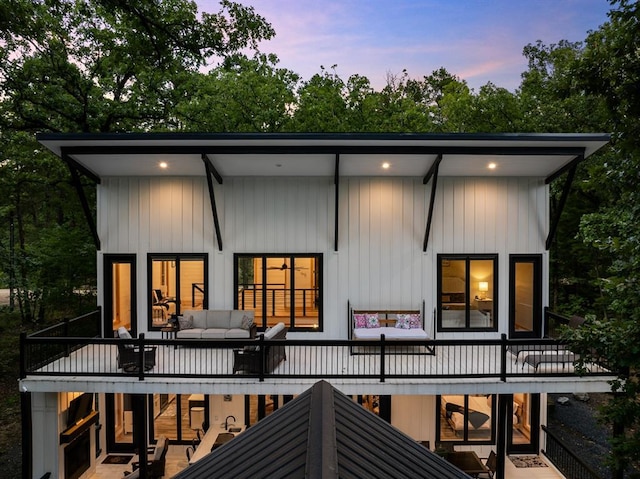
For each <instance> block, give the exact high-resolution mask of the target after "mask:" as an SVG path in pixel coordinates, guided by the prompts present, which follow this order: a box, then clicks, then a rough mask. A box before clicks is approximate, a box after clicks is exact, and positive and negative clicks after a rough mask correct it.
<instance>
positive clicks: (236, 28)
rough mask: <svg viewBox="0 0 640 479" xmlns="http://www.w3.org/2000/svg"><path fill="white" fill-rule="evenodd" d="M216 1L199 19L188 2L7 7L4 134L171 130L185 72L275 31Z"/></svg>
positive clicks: (92, 1)
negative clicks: (15, 131) (213, 11)
mask: <svg viewBox="0 0 640 479" xmlns="http://www.w3.org/2000/svg"><path fill="white" fill-rule="evenodd" d="M220 3H221V10H220V12H218V13H217V14H207V13H203V14H202V18H201V19H198V16H197V7H196V5H195V3H193V2H189V1H187V0H167V1H162V2H160V1H155V0H145V1H140V2H134V3H131V2H128V1H126V0H45V1H42V2H41V1H37V0H9V2H8V4H5V5H7V6H5V8H6V9H7V15H5V16H3V17H2V18H3V21H2V23H0V40H1V41H2V44H3V47H2V48H1V49H0V88H1V89H2V91H3V93H4V96H5V98H6V102H7V108H6V109H7V110H8V111H10V112H11V115H9V117H8V118H6V122H5V127H9V128H13V129H18V130H23V131H35V130H39V131H43V130H46V131H74V132H107V131H132V130H149V129H168V128H172V127H173V126H174V125H173V123H174V118H173V107H174V106H175V101H176V99H175V98H174V91H175V90H176V87H177V86H179V85H180V84H181V83H182V82H184V81H185V80H186V79H187V78H188V76H189V75H188V74H189V73H193V72H196V71H197V70H198V69H199V68H200V67H203V66H205V65H206V63H207V61H209V60H211V59H212V58H215V57H225V56H228V55H230V54H233V53H235V52H237V51H239V50H240V49H242V48H245V47H256V44H257V42H258V41H260V40H262V39H268V38H271V37H272V36H273V34H274V32H273V30H272V28H271V26H270V25H269V24H268V23H267V22H266V21H265V20H264V19H263V18H262V17H260V16H259V15H256V14H255V13H254V11H253V9H252V8H247V7H243V6H241V5H239V4H236V3H232V2H230V1H228V0H222V1H221V2H220ZM9 12H10V13H11V14H9Z"/></svg>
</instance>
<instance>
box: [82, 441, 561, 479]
mask: <svg viewBox="0 0 640 479" xmlns="http://www.w3.org/2000/svg"><path fill="white" fill-rule="evenodd" d="M187 447H188V446H180V445H172V446H169V450H168V452H167V456H166V460H167V462H166V470H165V472H166V474H165V475H164V477H173V476H174V475H176V474H178V473H179V472H181V471H182V470H184V469H185V468H186V467H187V466H188V465H189V462H188V460H187V455H186V449H187ZM479 455H482V452H480V453H479ZM107 456H108V454H103V455H101V456H100V457H99V458H97V460H96V463H97V465H96V470H95V472H94V473H93V474H92V475H90V476H88V478H87V479H113V478H114V477H123V476H124V473H125V471H131V470H132V468H131V462H133V460H130V461H129V463H128V464H104V463H103V461H104V460H105V459H106V457H107ZM123 456H130V457H133V456H132V455H131V454H123ZM532 458H535V460H534V461H532V460H531V459H532ZM516 463H517V464H519V465H522V464H529V467H517V466H516ZM540 464H544V465H540ZM564 477H565V476H563V475H562V474H561V473H560V472H559V471H558V470H557V469H556V468H555V467H554V466H553V465H552V464H551V462H550V461H549V460H548V459H547V458H545V457H544V456H543V455H541V456H509V458H508V459H507V461H505V478H506V479H560V478H564Z"/></svg>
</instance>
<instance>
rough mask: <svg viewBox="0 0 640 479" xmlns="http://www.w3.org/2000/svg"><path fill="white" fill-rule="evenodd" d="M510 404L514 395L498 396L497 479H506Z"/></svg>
mask: <svg viewBox="0 0 640 479" xmlns="http://www.w3.org/2000/svg"><path fill="white" fill-rule="evenodd" d="M509 403H513V394H500V395H499V396H498V436H497V444H496V449H497V450H496V475H495V477H496V479H505V475H504V470H505V466H506V460H507V434H508V432H507V431H508V428H509V421H508V420H507V419H508V418H507V412H508V410H509V408H508V405H509Z"/></svg>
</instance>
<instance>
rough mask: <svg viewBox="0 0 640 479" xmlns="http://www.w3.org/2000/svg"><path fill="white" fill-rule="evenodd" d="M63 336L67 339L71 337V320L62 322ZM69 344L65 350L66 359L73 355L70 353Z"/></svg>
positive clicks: (66, 319)
mask: <svg viewBox="0 0 640 479" xmlns="http://www.w3.org/2000/svg"><path fill="white" fill-rule="evenodd" d="M62 336H63V337H65V338H68V337H69V319H68V318H65V319H63V320H62ZM69 349H70V348H69V343H68V342H67V343H66V344H65V348H64V356H65V357H66V358H68V357H69V354H71V352H70V351H69Z"/></svg>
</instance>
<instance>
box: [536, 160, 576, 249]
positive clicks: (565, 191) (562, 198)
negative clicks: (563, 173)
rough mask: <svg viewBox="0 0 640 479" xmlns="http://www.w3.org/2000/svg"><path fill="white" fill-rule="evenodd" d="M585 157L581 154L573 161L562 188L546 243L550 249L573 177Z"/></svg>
mask: <svg viewBox="0 0 640 479" xmlns="http://www.w3.org/2000/svg"><path fill="white" fill-rule="evenodd" d="M582 159H583V157H582V156H580V157H578V158H576V159H575V160H574V161H573V162H571V168H569V172H568V173H567V178H566V179H565V181H564V188H563V189H562V195H560V201H559V202H558V205H557V207H556V209H555V211H553V212H552V217H551V228H550V229H549V235H548V236H547V241H546V243H545V249H546V250H547V251H549V249H550V248H551V244H552V243H553V240H554V239H555V237H556V233H557V231H558V224H559V223H560V216H562V211H563V210H564V206H565V204H566V203H567V198H568V197H569V191H571V185H572V184H573V179H574V178H575V176H576V170H577V169H578V163H580V161H582Z"/></svg>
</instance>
